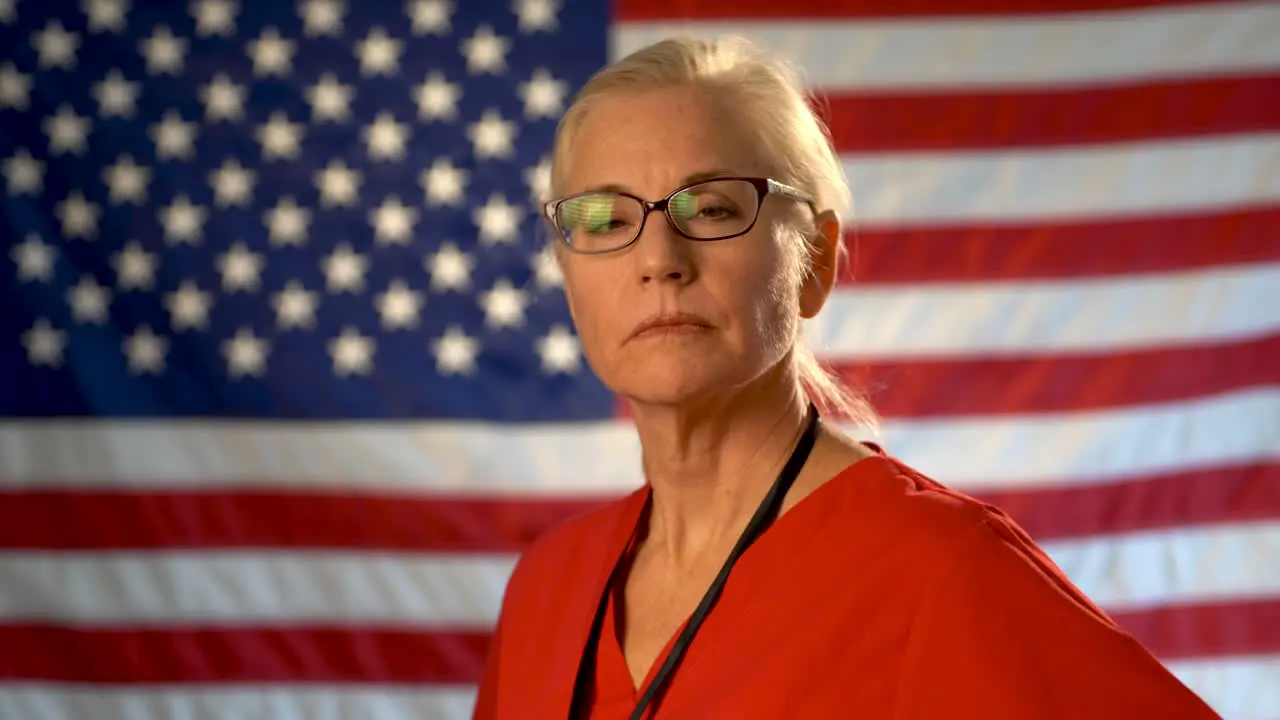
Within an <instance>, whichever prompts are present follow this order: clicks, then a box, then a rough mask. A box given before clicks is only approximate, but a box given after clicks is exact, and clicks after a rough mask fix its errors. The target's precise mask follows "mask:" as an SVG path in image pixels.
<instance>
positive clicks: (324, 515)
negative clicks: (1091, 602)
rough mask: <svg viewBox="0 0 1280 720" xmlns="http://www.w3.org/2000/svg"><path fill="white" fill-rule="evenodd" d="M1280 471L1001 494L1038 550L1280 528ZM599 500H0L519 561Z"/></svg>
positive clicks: (62, 519)
mask: <svg viewBox="0 0 1280 720" xmlns="http://www.w3.org/2000/svg"><path fill="white" fill-rule="evenodd" d="M1277 473H1278V471H1277V466H1276V465H1275V464H1261V465H1257V466H1246V467H1224V468H1217V469H1210V470H1198V471H1195V472H1186V473H1180V474H1174V475H1168V476H1160V477H1152V478H1139V479H1131V480H1128V481H1126V482H1121V483H1114V484H1093V483H1090V484H1083V485H1079V486H1076V487H1070V488H1034V489H1028V490H1024V491H995V492H991V493H986V494H982V495H980V499H982V500H984V501H988V502H993V503H994V504H998V505H1000V506H1001V507H1003V508H1005V509H1006V510H1007V511H1008V512H1009V513H1010V514H1011V515H1012V516H1013V517H1014V518H1015V519H1016V520H1017V521H1018V522H1019V523H1020V524H1022V525H1023V526H1024V527H1026V529H1027V530H1028V532H1030V533H1032V535H1033V536H1035V537H1036V538H1038V539H1042V540H1043V539H1048V538H1061V537H1078V536H1083V535H1090V534H1095V533H1116V532H1126V531H1130V530H1146V529H1154V528H1160V527H1176V526H1188V525H1199V524H1207V523H1219V522H1236V521H1247V520H1257V519H1262V518H1280V477H1278V476H1277ZM596 502H598V501H593V500H580V501H568V500H559V501H537V500H488V501H476V500H456V499H455V500H449V499H444V498H437V499H423V498H421V497H398V496H387V495H371V494H363V495H358V494H348V495H338V494H321V493H298V494H285V493H266V492H249V491H226V492H219V493H213V492H168V493H164V492H155V491H152V492H126V491H116V492H106V491H78V492H74V491H27V492H9V493H8V494H4V495H0V549H9V550H13V549H39V550H85V549H88V550H100V549H119V550H154V549H187V550H199V549H260V548H302V549H307V550H325V549H332V550H377V551H392V552H519V551H521V550H523V549H524V548H525V547H527V546H528V544H529V543H530V542H531V541H532V539H533V538H535V537H537V536H538V535H540V534H542V533H543V532H546V531H547V530H548V529H550V528H551V527H553V526H555V525H557V524H559V523H561V522H563V521H564V520H566V519H568V518H569V517H570V516H571V515H573V514H575V513H578V512H581V511H583V510H585V509H587V508H589V507H591V506H592V505H594V504H595V503H596Z"/></svg>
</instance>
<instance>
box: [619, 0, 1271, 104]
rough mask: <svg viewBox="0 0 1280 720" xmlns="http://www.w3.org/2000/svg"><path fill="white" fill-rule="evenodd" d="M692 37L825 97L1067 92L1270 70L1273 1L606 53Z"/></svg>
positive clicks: (643, 38) (648, 27)
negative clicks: (793, 76) (758, 52)
mask: <svg viewBox="0 0 1280 720" xmlns="http://www.w3.org/2000/svg"><path fill="white" fill-rule="evenodd" d="M690 33H692V34H696V35H700V36H723V35H743V36H746V37H748V38H750V39H752V40H753V41H755V42H757V43H759V44H760V45H762V46H763V47H764V48H765V49H767V50H769V51H772V52H775V53H781V54H782V55H783V56H785V57H787V58H789V59H790V60H791V61H792V62H794V63H796V64H797V66H798V67H799V68H800V70H801V71H802V72H803V74H804V78H805V81H806V82H807V83H808V84H810V85H813V86H815V87H820V88H823V89H829V90H834V89H838V90H879V89H894V90H901V89H912V88H914V89H925V88H944V87H945V88H956V87H973V86H994V87H1024V86H1029V85H1044V84H1059V85H1074V84H1091V83H1098V82H1106V81H1116V80H1122V79H1145V78H1151V79H1154V78H1176V77H1179V76H1187V75H1191V76H1197V75H1218V74H1231V73H1242V72H1250V71H1257V70H1268V69H1275V68H1276V66H1277V65H1280V43H1277V42H1276V41H1275V39H1276V38H1277V37H1280V6H1277V5H1276V4H1275V3H1231V4H1226V3H1220V4H1214V5H1205V6H1203V7H1182V8H1153V9H1144V10H1134V11H1126V12H1097V13H1079V14H1072V15H1045V16H1038V17H1037V16H1029V17H1012V18H1003V19H1002V18H991V17H981V18H973V19H969V18H960V19H945V20H944V19H930V20H914V19H912V20H907V21H898V20H846V21H831V20H824V21H821V22H817V21H803V20H769V21H765V22H745V21H741V20H734V21H704V22H697V21H687V20H682V21H680V22H678V23H675V22H655V23H648V22H643V23H642V22H627V23H624V24H621V25H620V26H618V27H617V28H616V29H615V30H614V33H613V36H612V38H611V39H612V42H611V44H610V54H611V56H612V57H613V58H620V57H622V56H624V55H627V54H628V53H631V52H633V51H635V50H638V49H640V48H641V47H644V46H646V45H648V44H650V43H653V42H656V41H658V40H661V39H663V38H665V37H667V36H670V35H675V34H690Z"/></svg>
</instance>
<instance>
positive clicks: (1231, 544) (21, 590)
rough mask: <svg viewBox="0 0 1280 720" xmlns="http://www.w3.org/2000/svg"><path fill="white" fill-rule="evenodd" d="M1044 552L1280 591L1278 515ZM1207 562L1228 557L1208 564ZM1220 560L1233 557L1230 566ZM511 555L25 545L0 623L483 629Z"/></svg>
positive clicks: (1099, 569)
mask: <svg viewBox="0 0 1280 720" xmlns="http://www.w3.org/2000/svg"><path fill="white" fill-rule="evenodd" d="M1042 546H1043V547H1044V549H1045V551H1046V552H1048V553H1049V555H1050V556H1051V557H1053V558H1054V560H1055V561H1056V562H1057V563H1058V564H1059V565H1060V566H1061V567H1062V569H1063V570H1064V571H1065V572H1066V573H1067V574H1068V576H1069V577H1072V578H1073V579H1074V580H1075V581H1076V583H1077V584H1078V585H1079V586H1080V587H1081V589H1083V590H1084V591H1085V592H1086V593H1088V594H1089V595H1090V597H1092V598H1093V599H1094V600H1095V601H1096V602H1098V603H1099V604H1100V605H1102V606H1103V607H1107V608H1109V609H1112V610H1124V609H1143V608H1148V607H1154V606H1158V605H1167V604H1176V603H1189V602H1198V601H1209V600H1226V599H1232V598H1234V599H1237V600H1242V599H1246V598H1263V597H1266V596H1267V595H1268V594H1274V593H1276V592H1280V523H1278V522H1274V521H1267V522H1256V523H1247V524H1237V525H1207V526H1202V527H1193V528H1183V529H1176V530H1152V531H1144V532H1134V533H1125V534H1118V535H1105V536H1095V537H1089V538H1075V539H1065V540H1054V541H1049V542H1045V543H1043V544H1042ZM1210 558H1218V559H1219V560H1216V561H1211V560H1210ZM1224 559H1230V560H1229V561H1226V560H1224ZM514 561H515V556H514V555H510V556H499V555H496V554H495V555H464V554H457V555H454V556H448V557H446V556H444V555H442V554H440V553H432V554H423V555H414V554H408V553H390V552H384V553H371V552H365V553H350V552H349V553H341V552H323V551H316V550H304V551H285V550H279V549H274V548H271V549H261V550H257V551H254V552H249V551H218V550H201V551H169V552H124V551H119V552H24V551H10V552H7V553H6V554H5V556H4V557H2V558H0V570H3V571H4V573H5V575H4V577H6V578H9V580H10V586H11V589H10V590H9V591H7V592H6V593H5V595H4V596H3V597H0V618H4V619H5V620H7V621H9V622H17V623H28V622H47V621H48V620H50V619H52V618H57V619H58V621H59V622H60V623H62V624H65V625H68V626H78V627H86V626H92V625H99V624H128V625H133V624H143V625H156V624H161V625H163V624H172V623H181V624H206V623H216V624H220V625H221V624H236V625H240V624H244V623H248V624H251V625H257V624H275V623H301V624H313V623H320V624H346V623H361V624H365V623H367V624H373V625H387V624H392V623H395V624H402V623H407V624H410V625H414V624H423V625H446V626H451V627H467V628H475V629H482V628H486V627H491V625H492V623H493V622H494V621H495V620H496V618H497V613H498V607H499V603H500V598H501V595H502V588H503V586H504V584H505V582H506V580H507V577H508V575H509V574H510V571H511V568H512V567H513V566H514Z"/></svg>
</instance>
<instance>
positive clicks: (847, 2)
mask: <svg viewBox="0 0 1280 720" xmlns="http://www.w3.org/2000/svg"><path fill="white" fill-rule="evenodd" d="M1217 1H1221V0H1217ZM1212 2H1215V0H964V1H963V2H960V1H957V0H896V1H895V2H893V3H885V2H882V1H880V0H842V1H841V2H839V3H833V2H830V1H829V0H828V1H826V2H824V1H823V0H793V1H792V2H787V3H779V2H777V0H616V2H615V3H614V13H615V15H616V16H617V18H618V19H620V20H622V21H623V22H624V23H634V22H637V21H645V20H684V21H687V20H700V19H706V18H722V17H726V16H731V17H733V18H734V20H735V22H738V23H744V24H747V23H750V22H752V21H754V20H765V19H769V20H787V19H791V18H810V19H813V20H818V19H822V20H837V19H845V18H885V19H888V18H893V19H906V18H911V19H917V18H931V17H954V16H968V15H977V16H991V17H992V19H1000V18H1004V17H1008V16H1018V15H1048V14H1054V13H1080V12H1097V11H1101V10H1131V9H1135V8H1147V7H1168V8H1176V7H1179V6H1182V5H1193V6H1194V5H1208V4H1210V3H1212Z"/></svg>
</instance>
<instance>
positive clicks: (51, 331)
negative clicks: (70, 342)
mask: <svg viewBox="0 0 1280 720" xmlns="http://www.w3.org/2000/svg"><path fill="white" fill-rule="evenodd" d="M22 345H23V346H24V347H26V349H27V362H29V363H31V364H32V365H36V366H39V365H47V366H49V367H58V366H60V365H62V353H63V351H64V350H66V348H67V331H66V330H60V329H58V328H55V327H54V326H52V325H50V324H49V321H48V320H46V319H44V318H40V319H39V320H36V322H35V324H34V325H32V326H31V327H30V328H28V329H27V330H26V331H24V332H23V333H22Z"/></svg>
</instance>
